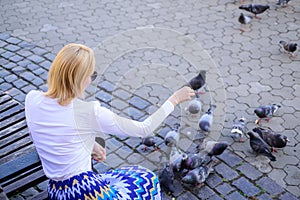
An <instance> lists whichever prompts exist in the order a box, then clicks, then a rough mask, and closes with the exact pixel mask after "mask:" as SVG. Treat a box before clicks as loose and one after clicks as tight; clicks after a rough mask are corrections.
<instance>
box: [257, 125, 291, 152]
mask: <svg viewBox="0 0 300 200" xmlns="http://www.w3.org/2000/svg"><path fill="white" fill-rule="evenodd" d="M253 131H254V132H255V133H258V135H259V136H260V137H261V138H262V139H263V140H264V141H265V142H266V143H267V144H268V145H269V146H271V152H277V150H276V148H283V147H285V146H286V144H287V142H289V139H288V138H287V137H286V136H285V135H281V134H279V133H275V132H274V131H273V130H271V129H270V128H267V129H264V128H261V127H256V128H254V129H253Z"/></svg>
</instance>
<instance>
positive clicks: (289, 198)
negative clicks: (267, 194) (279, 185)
mask: <svg viewBox="0 0 300 200" xmlns="http://www.w3.org/2000/svg"><path fill="white" fill-rule="evenodd" d="M279 199H280V200H297V199H299V198H297V197H295V196H294V195H292V194H291V193H288V192H286V193H284V194H283V195H281V196H280V197H279Z"/></svg>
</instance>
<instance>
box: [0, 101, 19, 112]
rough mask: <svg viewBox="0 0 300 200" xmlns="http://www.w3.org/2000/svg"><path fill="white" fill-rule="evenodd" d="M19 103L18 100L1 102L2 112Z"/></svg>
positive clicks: (0, 109) (0, 108)
mask: <svg viewBox="0 0 300 200" xmlns="http://www.w3.org/2000/svg"><path fill="white" fill-rule="evenodd" d="M16 105H18V102H16V101H6V102H3V103H1V104H0V113H2V112H5V111H6V110H8V109H10V108H12V107H14V106H16Z"/></svg>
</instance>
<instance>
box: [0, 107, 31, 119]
mask: <svg viewBox="0 0 300 200" xmlns="http://www.w3.org/2000/svg"><path fill="white" fill-rule="evenodd" d="M24 110H25V109H24V107H23V106H22V105H20V104H17V105H16V106H13V107H11V108H10V109H8V110H6V111H4V112H1V113H0V121H2V120H4V119H6V118H10V117H11V116H12V115H15V114H17V113H20V112H23V111H24ZM23 114H24V115H25V113H24V112H23Z"/></svg>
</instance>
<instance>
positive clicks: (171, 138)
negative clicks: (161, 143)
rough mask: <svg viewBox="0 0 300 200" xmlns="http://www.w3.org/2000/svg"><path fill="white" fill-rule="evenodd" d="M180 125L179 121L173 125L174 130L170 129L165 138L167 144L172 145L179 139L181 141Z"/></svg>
mask: <svg viewBox="0 0 300 200" xmlns="http://www.w3.org/2000/svg"><path fill="white" fill-rule="evenodd" d="M179 127H180V124H179V123H175V124H174V127H173V130H172V131H169V132H168V133H167V134H166V136H165V139H164V140H165V144H166V145H167V146H169V147H170V146H173V145H177V144H178V141H179V138H180V133H179V132H178V129H179Z"/></svg>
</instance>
